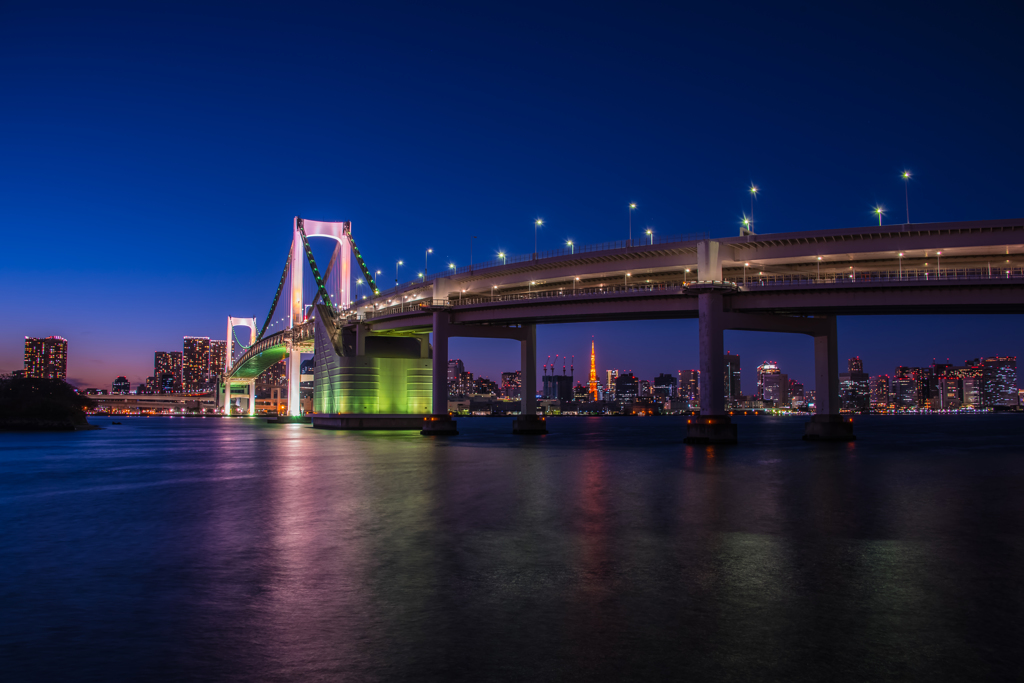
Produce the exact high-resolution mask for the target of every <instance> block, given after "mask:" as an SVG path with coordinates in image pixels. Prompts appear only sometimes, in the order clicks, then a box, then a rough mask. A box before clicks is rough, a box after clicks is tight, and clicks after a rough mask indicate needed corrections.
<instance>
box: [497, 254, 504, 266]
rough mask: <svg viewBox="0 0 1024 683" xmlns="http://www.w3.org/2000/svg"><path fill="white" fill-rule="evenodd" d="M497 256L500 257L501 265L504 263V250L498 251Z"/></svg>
mask: <svg viewBox="0 0 1024 683" xmlns="http://www.w3.org/2000/svg"><path fill="white" fill-rule="evenodd" d="M498 256H500V257H501V265H505V252H503V251H499V252H498Z"/></svg>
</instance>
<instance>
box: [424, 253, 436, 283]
mask: <svg viewBox="0 0 1024 683" xmlns="http://www.w3.org/2000/svg"><path fill="white" fill-rule="evenodd" d="M433 253H434V250H433V249H427V250H426V251H425V252H423V275H424V281H426V274H427V273H429V272H430V266H428V265H427V263H428V261H427V257H428V256H430V255H431V254H433Z"/></svg>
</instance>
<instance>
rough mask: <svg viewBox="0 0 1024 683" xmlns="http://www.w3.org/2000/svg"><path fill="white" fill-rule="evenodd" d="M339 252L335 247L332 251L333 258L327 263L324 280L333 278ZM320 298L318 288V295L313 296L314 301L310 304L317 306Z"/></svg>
mask: <svg viewBox="0 0 1024 683" xmlns="http://www.w3.org/2000/svg"><path fill="white" fill-rule="evenodd" d="M338 253H339V252H338V250H337V249H335V250H334V251H333V252H332V253H331V260H330V262H329V263H328V264H327V270H326V271H325V272H324V282H327V281H329V280H330V279H331V275H332V274H333V273H334V264H335V262H336V261H337V260H338ZM319 300H320V290H319V289H318V290H317V291H316V295H315V296H314V297H313V302H312V304H310V305H311V306H313V307H314V308H315V307H316V302H317V301H319Z"/></svg>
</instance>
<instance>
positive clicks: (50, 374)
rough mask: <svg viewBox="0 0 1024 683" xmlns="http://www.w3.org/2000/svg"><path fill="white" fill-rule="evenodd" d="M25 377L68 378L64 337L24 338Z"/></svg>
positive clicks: (66, 349)
mask: <svg viewBox="0 0 1024 683" xmlns="http://www.w3.org/2000/svg"><path fill="white" fill-rule="evenodd" d="M24 373H25V377H39V378H41V379H60V380H65V381H66V380H67V378H68V340H67V339H65V338H64V337H43V338H36V337H25V370H24Z"/></svg>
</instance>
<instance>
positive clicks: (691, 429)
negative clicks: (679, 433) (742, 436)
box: [683, 415, 736, 444]
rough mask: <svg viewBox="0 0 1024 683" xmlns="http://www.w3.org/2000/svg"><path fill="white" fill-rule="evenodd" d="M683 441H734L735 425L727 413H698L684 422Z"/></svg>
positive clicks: (697, 442) (707, 442)
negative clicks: (684, 432)
mask: <svg viewBox="0 0 1024 683" xmlns="http://www.w3.org/2000/svg"><path fill="white" fill-rule="evenodd" d="M683 443H692V444H702V443H706V444H716V443H736V425H734V424H733V423H732V420H730V419H729V416H728V415H707V416H705V415H699V416H697V417H691V418H690V419H689V420H687V422H686V438H685V439H683Z"/></svg>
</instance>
